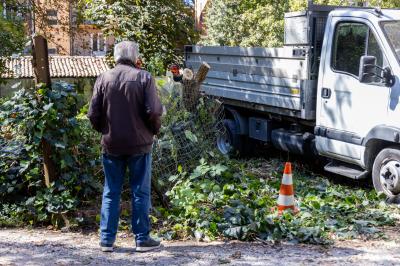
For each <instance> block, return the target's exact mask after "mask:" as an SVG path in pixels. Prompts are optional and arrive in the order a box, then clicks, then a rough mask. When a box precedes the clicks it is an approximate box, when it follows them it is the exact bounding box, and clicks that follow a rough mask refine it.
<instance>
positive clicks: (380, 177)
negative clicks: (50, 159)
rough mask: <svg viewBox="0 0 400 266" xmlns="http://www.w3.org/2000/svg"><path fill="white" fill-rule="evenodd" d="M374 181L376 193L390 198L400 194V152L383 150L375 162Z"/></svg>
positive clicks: (390, 149) (388, 149)
mask: <svg viewBox="0 0 400 266" xmlns="http://www.w3.org/2000/svg"><path fill="white" fill-rule="evenodd" d="M372 181H373V183H374V187H375V189H376V191H378V192H383V193H385V194H386V195H387V196H388V197H394V196H396V195H399V194H400V150H398V149H396V148H387V149H383V150H382V151H381V152H380V153H379V154H378V156H376V158H375V161H374V166H373V169H372Z"/></svg>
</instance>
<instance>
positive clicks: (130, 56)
mask: <svg viewBox="0 0 400 266" xmlns="http://www.w3.org/2000/svg"><path fill="white" fill-rule="evenodd" d="M138 57H139V45H138V44H137V43H135V42H131V41H122V42H120V43H117V44H116V45H115V47H114V59H115V62H117V63H118V62H119V61H122V60H124V61H125V60H129V61H131V62H132V63H134V64H135V63H136V60H137V59H138Z"/></svg>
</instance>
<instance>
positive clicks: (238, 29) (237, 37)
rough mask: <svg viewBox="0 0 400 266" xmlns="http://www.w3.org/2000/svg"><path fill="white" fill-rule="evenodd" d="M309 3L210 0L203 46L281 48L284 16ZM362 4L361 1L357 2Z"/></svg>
mask: <svg viewBox="0 0 400 266" xmlns="http://www.w3.org/2000/svg"><path fill="white" fill-rule="evenodd" d="M307 2H308V0H289V1H278V0H261V1H255V0H243V1H241V0H213V1H212V2H211V3H210V7H209V8H208V9H207V13H206V16H205V25H206V29H207V35H205V36H203V39H202V41H201V42H202V43H203V44H206V45H227V46H243V47H256V46H261V47H277V46H281V45H283V33H284V32H283V31H284V14H285V13H286V12H290V11H299V10H305V9H306V7H307ZM360 2H361V1H360ZM369 2H370V5H371V6H377V5H380V6H381V7H383V8H389V7H392V8H393V7H397V8H398V7H400V1H399V0H386V1H380V0H372V1H369ZM314 3H315V4H324V5H328V4H329V5H339V6H343V5H348V3H349V2H348V1H347V0H315V1H314Z"/></svg>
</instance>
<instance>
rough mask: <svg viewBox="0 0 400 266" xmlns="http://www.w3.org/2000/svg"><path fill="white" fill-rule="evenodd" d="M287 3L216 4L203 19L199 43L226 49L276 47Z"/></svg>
mask: <svg viewBox="0 0 400 266" xmlns="http://www.w3.org/2000/svg"><path fill="white" fill-rule="evenodd" d="M288 10H289V4H288V2H287V1H276V0H262V1H254V0H244V1H238V0H228V1H226V0H215V1H212V2H211V6H210V8H208V11H207V13H206V16H205V25H206V28H207V35H206V36H204V38H203V40H202V43H204V44H208V45H228V46H244V47H249V46H279V45H281V44H282V41H283V17H284V13H285V12H287V11H288Z"/></svg>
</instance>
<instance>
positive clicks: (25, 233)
mask: <svg viewBox="0 0 400 266" xmlns="http://www.w3.org/2000/svg"><path fill="white" fill-rule="evenodd" d="M399 233H400V231H399V229H391V231H389V232H388V236H389V239H390V240H386V241H385V240H368V241H367V240H365V241H363V240H351V241H338V242H336V243H335V244H334V245H332V246H329V247H324V246H314V245H302V244H290V243H281V244H279V245H272V244H262V243H243V242H236V241H232V242H211V243H198V242H193V241H177V242H175V241H174V242H164V247H163V248H162V249H160V250H158V251H155V252H149V253H136V252H135V249H134V246H133V245H132V243H133V238H132V236H130V235H128V234H125V233H121V234H119V236H118V240H117V249H116V250H115V252H114V253H102V252H101V251H100V250H99V248H98V237H97V234H96V233H62V232H60V231H51V230H46V229H35V230H27V229H0V265H24V266H28V265H147V264H149V265H216V264H225V265H400V234H399Z"/></svg>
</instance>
